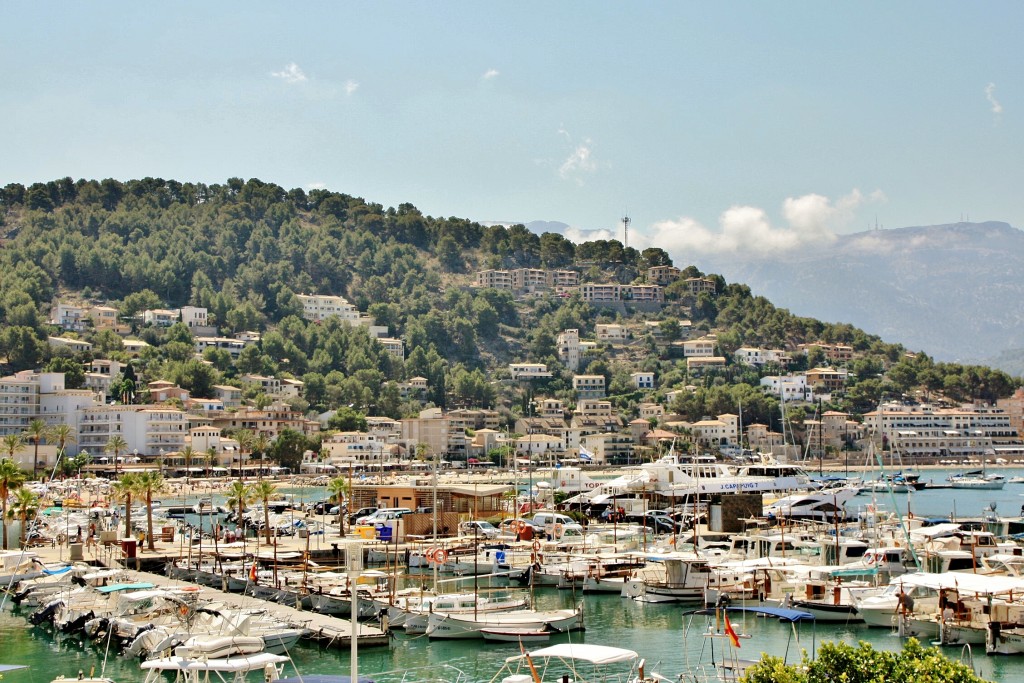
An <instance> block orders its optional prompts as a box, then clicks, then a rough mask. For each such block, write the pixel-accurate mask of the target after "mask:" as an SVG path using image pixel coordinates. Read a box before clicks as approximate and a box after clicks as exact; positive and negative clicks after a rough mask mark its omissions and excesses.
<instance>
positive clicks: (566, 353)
mask: <svg viewBox="0 0 1024 683" xmlns="http://www.w3.org/2000/svg"><path fill="white" fill-rule="evenodd" d="M557 347H558V360H559V361H561V362H562V364H563V365H565V367H566V368H568V369H569V370H572V371H573V372H576V370H578V369H579V367H580V331H579V330H563V331H562V332H561V333H560V334H559V335H558V341H557Z"/></svg>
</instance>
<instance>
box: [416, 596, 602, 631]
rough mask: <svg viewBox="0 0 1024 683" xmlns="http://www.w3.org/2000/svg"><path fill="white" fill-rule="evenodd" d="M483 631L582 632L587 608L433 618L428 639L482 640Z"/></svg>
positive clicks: (429, 626) (432, 615)
mask: <svg viewBox="0 0 1024 683" xmlns="http://www.w3.org/2000/svg"><path fill="white" fill-rule="evenodd" d="M482 629H491V630H508V629H523V630H528V631H553V632H559V633H561V632H565V631H580V630H582V629H583V605H582V604H580V606H579V607H577V608H576V609H560V610H547V611H537V610H520V611H515V612H500V613H497V614H486V615H483V616H479V615H478V616H477V617H476V618H474V617H473V615H472V614H431V615H430V618H429V619H428V622H427V636H428V637H429V638H431V639H457V638H482V637H483V636H482V635H481V633H480V631H481V630H482Z"/></svg>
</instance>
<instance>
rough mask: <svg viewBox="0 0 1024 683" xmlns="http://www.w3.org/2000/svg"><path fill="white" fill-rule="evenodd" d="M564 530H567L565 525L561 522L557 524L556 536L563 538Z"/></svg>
mask: <svg viewBox="0 0 1024 683" xmlns="http://www.w3.org/2000/svg"><path fill="white" fill-rule="evenodd" d="M563 531H565V527H563V526H562V524H561V523H560V522H559V523H557V524H555V538H561V537H562V532H563Z"/></svg>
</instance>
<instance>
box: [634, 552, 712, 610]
mask: <svg viewBox="0 0 1024 683" xmlns="http://www.w3.org/2000/svg"><path fill="white" fill-rule="evenodd" d="M648 560H650V561H652V562H656V563H659V564H661V565H662V566H664V567H665V573H664V574H658V573H654V572H649V571H647V570H646V569H645V570H644V571H643V573H642V576H641V578H634V579H631V580H628V581H626V582H625V583H624V585H623V587H622V594H623V596H625V597H628V598H633V599H634V600H637V601H638V602H692V603H701V604H703V602H704V588H705V587H706V586H707V585H708V583H709V581H710V580H711V578H712V572H711V569H710V567H709V566H708V560H707V558H706V557H704V556H703V555H698V554H696V553H670V554H666V555H660V556H654V555H651V556H648Z"/></svg>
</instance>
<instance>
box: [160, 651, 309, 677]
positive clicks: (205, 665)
mask: <svg viewBox="0 0 1024 683" xmlns="http://www.w3.org/2000/svg"><path fill="white" fill-rule="evenodd" d="M287 661H290V660H289V659H288V658H287V657H282V656H281V655H272V654H270V653H269V652H259V653H257V654H254V655H239V656H235V657H225V658H223V659H187V658H185V657H164V658H163V659H150V660H147V661H145V662H143V663H142V668H143V669H155V670H157V671H222V672H228V673H235V672H239V671H241V672H245V671H256V670H260V669H263V667H265V666H266V665H267V664H283V663H284V662H287Z"/></svg>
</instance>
